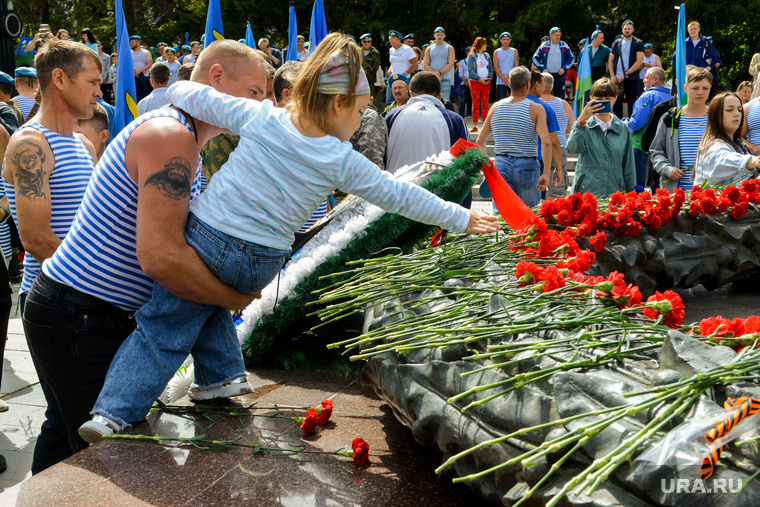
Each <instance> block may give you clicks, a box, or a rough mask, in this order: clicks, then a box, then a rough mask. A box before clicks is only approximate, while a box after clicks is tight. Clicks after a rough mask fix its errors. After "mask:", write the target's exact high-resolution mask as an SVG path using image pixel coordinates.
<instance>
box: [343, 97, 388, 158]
mask: <svg viewBox="0 0 760 507" xmlns="http://www.w3.org/2000/svg"><path fill="white" fill-rule="evenodd" d="M349 142H350V143H351V144H352V145H353V147H354V149H355V150H356V151H358V152H359V153H361V154H362V155H364V156H365V157H367V158H368V159H369V160H370V161H371V162H373V163H374V164H376V165H377V166H378V167H379V168H380V169H385V163H384V162H383V157H384V156H385V147H386V146H388V127H387V126H386V125H385V120H384V119H383V117H382V116H380V113H378V112H377V109H375V108H374V106H372V105H371V104H369V105H367V107H365V108H364V111H363V112H362V123H361V125H360V126H359V128H358V129H357V130H356V132H354V135H352V136H351V139H349Z"/></svg>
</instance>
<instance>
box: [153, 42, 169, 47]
mask: <svg viewBox="0 0 760 507" xmlns="http://www.w3.org/2000/svg"><path fill="white" fill-rule="evenodd" d="M168 45H169V44H167V43H166V42H159V43H158V44H156V47H158V46H168Z"/></svg>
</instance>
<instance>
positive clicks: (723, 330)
mask: <svg viewBox="0 0 760 507" xmlns="http://www.w3.org/2000/svg"><path fill="white" fill-rule="evenodd" d="M730 324H731V322H730V321H729V320H728V319H724V318H723V317H721V316H720V315H718V316H717V317H708V318H706V319H702V321H701V322H700V323H699V334H701V335H702V336H710V335H712V334H714V333H715V331H716V330H718V326H720V330H718V334H717V335H716V336H726V335H727V334H728V326H729V325H730Z"/></svg>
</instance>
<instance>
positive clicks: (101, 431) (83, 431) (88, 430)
mask: <svg viewBox="0 0 760 507" xmlns="http://www.w3.org/2000/svg"><path fill="white" fill-rule="evenodd" d="M122 429H123V428H122V427H121V425H120V424H117V423H115V422H113V421H112V420H110V419H108V418H107V417H103V416H102V415H100V414H95V415H94V416H92V419H91V420H89V421H87V422H86V423H84V424H83V425H81V426H80V427H79V436H80V437H82V440H84V441H85V442H89V443H91V444H97V443H98V442H100V441H101V440H102V439H103V436H104V435H113V434H114V433H118V432H120V431H121V430H122Z"/></svg>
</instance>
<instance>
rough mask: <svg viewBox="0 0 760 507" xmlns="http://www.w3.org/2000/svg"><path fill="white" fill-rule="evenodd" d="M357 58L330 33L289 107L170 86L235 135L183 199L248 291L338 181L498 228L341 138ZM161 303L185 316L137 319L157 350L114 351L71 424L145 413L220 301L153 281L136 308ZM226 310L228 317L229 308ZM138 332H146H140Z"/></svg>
mask: <svg viewBox="0 0 760 507" xmlns="http://www.w3.org/2000/svg"><path fill="white" fill-rule="evenodd" d="M361 62H362V58H361V51H360V49H359V48H358V47H357V46H356V45H355V44H354V43H352V42H351V41H350V40H348V39H346V37H345V36H344V35H343V34H337V33H333V34H330V35H329V36H328V37H326V38H325V39H324V40H323V41H322V42H321V43H320V44H319V46H318V47H317V49H316V50H315V52H314V54H313V55H312V56H311V57H310V58H309V60H308V63H307V64H306V67H305V68H304V69H303V71H302V72H301V74H300V75H299V77H298V80H297V81H296V84H295V86H294V88H293V93H292V96H291V97H292V99H291V103H290V104H289V108H288V110H282V109H276V108H274V107H273V106H272V104H271V102H269V101H264V102H255V101H252V100H246V99H239V98H235V97H231V96H228V95H224V94H221V93H218V92H216V91H215V90H213V89H212V88H211V87H209V86H204V85H200V84H198V83H190V82H187V81H185V82H180V83H177V84H175V85H174V86H172V87H171V89H170V95H171V100H172V102H173V103H174V105H175V106H176V107H178V108H180V109H182V110H184V111H186V112H187V113H188V114H189V115H190V116H191V117H193V118H195V119H196V120H200V121H204V122H207V123H210V124H213V125H216V126H220V127H224V128H227V129H229V130H231V131H232V132H233V133H235V134H239V135H240V136H241V137H240V143H239V144H238V147H237V148H236V149H235V151H233V152H232V154H231V155H230V158H229V160H228V161H227V163H226V164H225V165H224V170H223V171H220V172H218V173H217V174H216V175H215V176H214V178H213V179H212V180H211V182H210V183H209V186H208V188H207V189H206V191H205V192H203V193H202V194H201V195H200V196H198V197H197V198H196V199H194V200H193V202H192V203H191V206H190V214H189V217H188V221H187V226H186V229H185V238H186V239H187V242H188V244H189V245H190V246H191V247H193V249H195V250H196V252H197V253H198V255H199V256H200V258H201V259H203V261H204V262H205V263H206V265H208V266H209V268H210V269H211V270H212V272H214V274H215V275H216V276H217V277H218V278H219V279H220V280H221V281H222V282H224V283H226V284H228V285H232V286H234V287H235V288H236V289H237V290H239V291H240V292H243V293H246V294H255V293H257V292H260V291H261V290H262V289H263V288H264V287H265V286H266V285H268V284H269V283H270V282H271V281H272V280H273V279H274V278H275V276H277V273H278V272H279V270H280V268H281V267H282V265H283V263H284V262H285V259H286V257H287V255H288V254H289V253H290V245H291V244H292V242H293V234H294V233H295V232H296V231H297V230H298V229H299V228H300V227H301V226H302V225H303V224H304V222H305V221H306V220H307V219H308V218H309V217H310V216H311V215H312V213H313V212H314V210H316V209H317V207H318V206H319V204H320V203H321V202H322V201H323V200H324V196H325V195H328V194H329V193H330V192H331V191H332V189H334V188H340V189H342V190H345V191H348V192H350V193H353V194H356V195H358V196H359V197H362V198H364V199H366V200H367V201H369V202H371V203H373V204H375V205H377V206H379V207H382V208H384V209H386V210H387V211H390V212H392V213H400V214H402V215H404V216H406V217H408V218H411V219H413V220H417V221H420V222H424V223H428V224H436V225H439V226H441V227H444V228H446V229H452V230H456V231H465V232H467V233H471V234H478V233H484V232H494V231H496V230H497V229H498V226H496V225H495V224H494V223H493V222H495V221H496V220H497V219H496V217H486V216H482V215H479V214H477V213H475V212H472V211H470V210H467V209H465V208H462V207H461V206H459V205H457V204H452V203H449V202H446V201H444V200H442V199H440V198H438V197H436V196H435V195H433V194H431V193H430V192H428V191H426V190H424V189H423V188H421V187H419V186H417V185H414V184H413V183H408V182H402V181H397V180H396V179H394V178H393V177H392V176H391V175H390V174H388V173H387V172H384V171H381V170H380V169H379V168H378V167H377V166H376V165H375V164H373V163H372V162H370V161H369V160H368V159H367V158H365V157H364V156H363V155H361V154H359V153H358V152H356V151H354V150H353V149H352V147H351V144H350V143H348V142H347V141H348V139H349V138H350V137H351V135H352V134H353V133H354V131H355V130H356V129H357V128H358V127H359V125H360V123H361V112H362V109H364V107H365V106H366V105H367V103H368V101H369V93H370V88H369V84H368V82H367V78H366V76H365V75H364V72H363V71H362V67H361ZM149 306H150V308H148V307H149ZM154 309H155V310H154ZM161 309H171V310H167V311H173V312H176V313H177V314H181V315H187V319H186V321H185V325H184V327H183V328H182V329H166V328H165V326H162V323H161V319H160V318H158V319H154V320H150V321H148V322H146V325H141V326H139V328H138V329H137V330H136V331H135V332H134V333H133V335H132V336H131V337H130V340H133V339H139V340H141V341H142V340H152V341H153V342H155V343H158V344H159V345H160V346H159V347H158V348H159V350H161V351H165V352H164V354H163V356H165V357H159V358H155V360H153V361H152V362H150V363H148V362H147V361H146V358H145V357H144V356H145V354H141V355H140V356H139V357H138V356H135V357H129V358H124V357H121V358H120V357H119V356H118V355H117V358H116V359H114V364H116V363H117V359H119V360H120V362H121V363H123V364H127V363H129V364H130V366H131V367H130V368H113V367H112V368H111V371H109V375H108V378H107V379H106V384H105V386H104V388H103V391H101V393H100V396H99V397H98V400H97V402H96V404H95V407H94V409H93V413H94V414H95V416H94V417H93V420H91V421H88V422H87V423H85V424H84V425H83V426H82V427H80V429H79V434H80V435H81V437H82V438H83V439H84V440H86V441H88V442H97V441H99V440H100V438H101V436H102V435H104V434H111V433H113V431H119V430H121V429H122V428H123V427H125V426H127V425H128V424H129V423H131V422H134V421H139V420H142V419H143V418H144V417H145V416H146V415H147V413H148V411H149V410H150V407H151V405H152V404H153V402H154V401H155V400H156V398H158V396H159V395H160V394H161V392H162V390H163V389H164V387H165V386H166V384H167V382H168V381H169V380H170V379H171V377H172V375H173V374H174V373H175V372H176V371H177V369H178V368H179V367H180V366H181V364H182V362H183V361H184V359H185V357H186V356H183V354H178V353H174V351H184V350H192V349H193V348H194V347H196V346H203V345H204V344H206V346H208V343H209V341H210V342H211V343H213V337H205V336H204V335H203V332H202V330H203V327H204V324H205V322H206V319H209V318H212V316H213V315H218V313H215V310H216V309H217V307H211V306H204V305H198V304H196V303H192V302H188V301H185V300H182V299H181V298H179V297H177V296H175V295H173V294H171V293H170V292H169V291H167V290H165V289H163V288H162V287H160V286H159V285H156V286H154V289H153V299H152V300H151V301H150V302H148V303H146V305H145V306H144V307H143V309H142V310H141V311H142V312H145V314H151V315H152V314H153V313H156V314H158V313H159V312H158V310H161ZM226 318H229V319H230V325H231V316H230V314H229V312H226ZM135 333H139V334H141V335H142V336H140V337H139V338H136V337H135ZM238 353H239V350H238ZM220 355H222V354H220ZM126 359H129V361H125V360H126ZM236 359H237V360H238V361H241V360H242V357H240V356H237V358H224V357H220V358H218V364H216V365H215V366H217V367H219V368H220V369H221V368H222V367H224V366H226V365H234V364H236ZM136 370H139V371H136ZM230 376H231V378H230V380H229V381H228V382H226V383H224V384H222V385H218V386H214V387H200V386H196V385H193V386H191V389H190V397H191V399H194V400H202V399H213V398H215V397H228V396H236V395H239V394H245V393H247V392H251V387H250V385H249V384H248V383H247V382H246V381H245V377H244V376H243V377H240V375H239V374H236V373H235V372H234V371H230ZM235 376H237V378H234V377H235ZM134 379H142V381H141V384H143V385H142V386H141V387H142V389H141V390H140V393H139V396H131V397H130V399H121V397H120V396H118V394H116V393H118V392H119V390H118V389H113V388H111V386H119V385H123V384H125V383H128V382H134V381H135V380H134Z"/></svg>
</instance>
